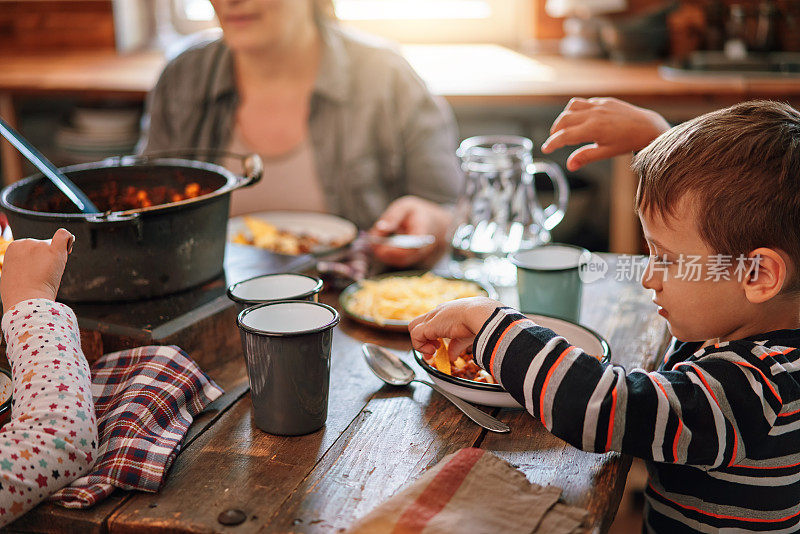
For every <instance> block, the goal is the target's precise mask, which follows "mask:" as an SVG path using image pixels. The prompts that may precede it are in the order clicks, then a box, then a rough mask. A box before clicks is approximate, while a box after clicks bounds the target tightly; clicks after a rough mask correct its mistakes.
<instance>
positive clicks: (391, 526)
mask: <svg viewBox="0 0 800 534" xmlns="http://www.w3.org/2000/svg"><path fill="white" fill-rule="evenodd" d="M560 496H561V489H560V488H556V487H553V486H545V487H542V486H539V485H537V484H531V483H530V482H528V479H527V478H526V477H525V475H524V474H523V473H522V472H520V471H518V470H516V469H514V468H513V467H512V466H511V465H509V464H508V463H506V462H505V461H504V460H501V459H500V458H498V457H497V456H495V455H494V454H492V453H490V452H487V451H485V450H483V449H476V448H469V449H461V450H459V451H458V452H455V453H453V454H451V455H449V456H446V457H445V458H444V459H443V460H442V461H441V462H439V463H438V464H436V465H435V466H434V467H432V468H431V469H429V470H428V471H427V472H426V473H425V474H423V475H422V476H421V477H420V478H419V479H418V480H416V481H415V482H413V483H411V484H410V485H409V486H407V487H406V488H404V489H402V490H401V491H400V492H399V493H397V494H396V495H394V496H392V497H391V498H390V499H389V500H387V501H386V502H384V503H383V504H381V505H379V506H378V507H377V508H376V509H374V510H373V511H372V512H370V513H369V514H368V515H367V516H365V517H364V518H362V519H361V520H360V521H358V522H356V524H355V525H353V527H351V529H350V530H349V531H348V532H349V533H350V534H367V533H370V534H374V533H383V532H386V533H389V532H391V533H393V534H411V533H423V532H424V533H425V534H450V533H452V532H458V533H459V534H464V533H466V534H479V533H481V534H483V533H485V534H494V533H497V532H503V533H504V534H523V533H524V534H531V533H533V532H536V533H547V534H568V533H582V532H588V530H589V528H588V520H589V513H588V512H587V511H586V510H584V509H583V508H577V507H574V506H567V505H565V504H563V503H559V502H558V500H559V497H560Z"/></svg>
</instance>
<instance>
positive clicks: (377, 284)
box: [339, 271, 496, 332]
mask: <svg viewBox="0 0 800 534" xmlns="http://www.w3.org/2000/svg"><path fill="white" fill-rule="evenodd" d="M478 296H484V297H491V298H496V293H495V291H494V289H493V288H491V287H489V286H485V285H482V284H479V283H478V282H474V281H472V280H464V279H461V278H454V277H447V276H439V275H437V274H434V273H431V272H425V271H406V272H399V273H390V274H385V275H382V276H377V277H375V278H369V279H366V280H362V281H360V282H355V283H353V284H350V285H349V286H347V287H346V288H345V290H344V291H342V293H341V295H339V303H340V304H341V306H342V311H344V313H345V315H347V316H349V317H350V318H351V319H354V320H356V321H358V322H360V323H363V324H366V325H369V326H374V327H377V328H382V329H385V330H393V331H396V332H405V331H407V330H408V323H409V322H411V319H413V318H414V317H416V316H418V315H422V314H423V313H427V312H429V311H431V310H432V309H433V308H435V307H436V306H438V305H439V304H443V303H445V302H449V301H451V300H455V299H460V298H465V297H478Z"/></svg>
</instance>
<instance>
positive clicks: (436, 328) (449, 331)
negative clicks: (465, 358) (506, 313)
mask: <svg viewBox="0 0 800 534" xmlns="http://www.w3.org/2000/svg"><path fill="white" fill-rule="evenodd" d="M501 306H503V304H501V303H500V302H497V301H496V300H492V299H490V298H486V297H470V298H466V299H458V300H454V301H451V302H447V303H445V304H441V305H439V306H437V307H436V308H434V309H433V310H432V311H429V312H428V313H426V314H425V315H420V316H419V317H416V318H415V319H414V320H412V321H411V322H410V323H409V324H408V331H409V333H410V334H411V344H412V345H413V346H414V348H415V349H417V350H418V351H419V352H421V353H422V354H433V353H434V352H435V351H436V349H437V348H438V347H439V340H440V339H441V338H449V339H450V345H449V347H448V349H449V350H448V352H449V353H450V354H461V353H462V352H464V349H466V348H467V347H468V346H470V345H471V344H472V342H473V340H474V339H475V336H476V335H477V334H478V332H480V329H481V328H482V327H483V324H484V323H485V322H486V321H487V320H488V319H489V317H491V315H492V313H493V312H494V310H496V309H497V308H499V307H501Z"/></svg>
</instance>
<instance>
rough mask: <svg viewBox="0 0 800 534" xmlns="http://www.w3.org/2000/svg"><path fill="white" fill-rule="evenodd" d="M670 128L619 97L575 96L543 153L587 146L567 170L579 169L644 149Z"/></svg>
mask: <svg viewBox="0 0 800 534" xmlns="http://www.w3.org/2000/svg"><path fill="white" fill-rule="evenodd" d="M669 128H670V125H669V123H668V122H667V121H666V119H664V117H662V116H661V115H659V114H658V113H656V112H655V111H652V110H649V109H645V108H640V107H637V106H634V105H632V104H628V103H627V102H623V101H622V100H617V99H616V98H589V99H584V98H573V99H572V100H570V101H569V104H567V107H566V108H564V111H562V112H561V115H559V116H558V117H557V118H556V120H555V122H553V126H552V127H551V128H550V137H549V138H548V139H547V140H546V141H545V142H544V144H543V145H542V152H544V153H545V154H549V153H551V152H553V151H554V150H556V149H558V148H561V147H564V146H568V145H584V146H582V147H580V148H578V149H576V150H575V151H574V152H573V153H572V154H570V156H569V158H567V169H569V170H571V171H575V170H577V169H580V168H581V167H583V166H584V165H586V164H587V163H591V162H593V161H600V160H603V159H606V158H610V157H613V156H618V155H620V154H625V153H627V152H634V151H637V150H641V149H642V148H644V147H646V146H647V145H648V144H650V141H652V140H653V139H655V138H656V137H658V136H659V135H661V134H662V133H664V132H666V131H667V130H669ZM584 143H588V144H584Z"/></svg>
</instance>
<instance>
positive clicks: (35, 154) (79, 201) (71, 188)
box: [0, 117, 100, 213]
mask: <svg viewBox="0 0 800 534" xmlns="http://www.w3.org/2000/svg"><path fill="white" fill-rule="evenodd" d="M0 134H2V135H3V137H5V138H6V139H7V140H8V142H9V143H11V144H12V145H13V146H14V148H16V149H17V150H19V151H20V152H21V153H22V155H23V156H25V157H26V158H28V161H30V162H31V163H33V164H34V165H35V166H36V168H37V169H39V170H40V171H41V172H42V174H44V175H45V176H46V177H48V178H49V179H50V181H51V182H53V184H55V186H56V187H58V189H60V190H61V192H62V193H64V194H65V195H67V198H69V199H70V201H72V203H73V204H75V206H77V207H78V209H79V210H81V213H100V210H99V209H97V206H95V205H94V204H93V203H92V201H91V200H89V197H87V196H86V195H85V194H84V192H83V191H81V190H80V189H79V188H78V186H77V185H75V184H74V183H72V180H70V179H69V178H67V177H66V176H64V173H62V172H61V171H59V170H58V168H56V166H55V165H53V164H52V163H50V162H49V161H48V160H47V158H45V157H44V156H43V155H42V153H41V152H39V151H38V150H36V149H35V148H34V147H33V145H31V144H30V143H29V142H28V140H27V139H25V138H24V137H22V136H21V135H20V134H19V132H17V131H16V130H14V128H12V127H11V126H10V125H9V124H8V123H7V122H6V121H5V120H3V118H2V117H0Z"/></svg>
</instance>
